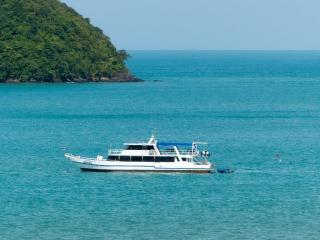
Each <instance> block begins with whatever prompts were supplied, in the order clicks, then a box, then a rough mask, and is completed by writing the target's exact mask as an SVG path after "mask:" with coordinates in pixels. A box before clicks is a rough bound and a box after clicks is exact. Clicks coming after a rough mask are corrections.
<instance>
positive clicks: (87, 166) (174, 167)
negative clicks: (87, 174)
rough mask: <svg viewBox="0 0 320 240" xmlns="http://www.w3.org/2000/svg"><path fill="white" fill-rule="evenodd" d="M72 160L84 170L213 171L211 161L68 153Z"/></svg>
mask: <svg viewBox="0 0 320 240" xmlns="http://www.w3.org/2000/svg"><path fill="white" fill-rule="evenodd" d="M65 156H66V158H69V159H70V160H71V161H72V162H75V163H77V164H78V165H79V167H80V168H81V169H82V170H84V171H99V172H101V171H104V172H111V171H127V172H129V171H130V172H185V173H209V172H212V171H213V168H212V165H211V163H207V164H196V163H194V162H168V163H167V162H159V163H158V162H120V161H108V160H105V159H94V158H82V157H80V156H74V155H72V154H66V155H65Z"/></svg>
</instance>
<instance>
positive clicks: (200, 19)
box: [61, 0, 320, 50]
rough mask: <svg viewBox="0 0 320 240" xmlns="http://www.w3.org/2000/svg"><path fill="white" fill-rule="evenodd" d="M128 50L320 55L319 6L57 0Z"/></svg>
mask: <svg viewBox="0 0 320 240" xmlns="http://www.w3.org/2000/svg"><path fill="white" fill-rule="evenodd" d="M61 1H63V2H65V3H66V4H68V5H69V6H71V7H73V8H74V9H75V10H76V11H78V12H79V13H80V14H81V15H83V16H85V17H87V18H90V20H91V23H92V24H93V25H95V26H97V27H99V28H101V29H102V30H103V32H104V33H105V34H106V35H108V36H109V37H110V38H111V40H112V42H113V43H114V45H115V46H116V47H117V48H118V49H126V50H186V49H188V50H320V0H61Z"/></svg>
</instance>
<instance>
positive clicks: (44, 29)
mask: <svg viewBox="0 0 320 240" xmlns="http://www.w3.org/2000/svg"><path fill="white" fill-rule="evenodd" d="M127 57H128V54H127V53H126V51H124V50H120V51H117V49H116V48H115V47H114V45H113V44H112V43H111V41H110V39H109V38H108V37H107V36H105V35H104V34H103V32H102V30H100V29H99V28H97V27H94V26H92V25H91V24H90V21H89V19H85V18H83V17H82V16H81V15H79V14H78V13H77V12H75V11H74V10H73V9H72V8H70V7H68V6H67V5H66V4H64V3H61V2H60V1H58V0H0V82H67V81H73V82H88V81H92V82H108V81H125V82H126V81H138V79H137V78H135V77H133V76H132V75H131V74H130V72H129V70H128V69H127V67H126V65H125V60H126V58H127Z"/></svg>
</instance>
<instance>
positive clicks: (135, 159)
mask: <svg viewBox="0 0 320 240" xmlns="http://www.w3.org/2000/svg"><path fill="white" fill-rule="evenodd" d="M131 161H132V162H141V161H142V156H131Z"/></svg>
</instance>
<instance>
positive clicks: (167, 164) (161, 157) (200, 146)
mask: <svg viewBox="0 0 320 240" xmlns="http://www.w3.org/2000/svg"><path fill="white" fill-rule="evenodd" d="M207 145H208V144H207V143H205V142H191V143H179V142H178V143H177V142H158V141H157V139H156V138H155V136H153V135H152V136H151V138H150V139H149V141H148V142H140V143H124V144H123V148H122V149H109V151H108V156H107V158H104V157H103V156H100V155H98V156H97V157H96V158H87V157H81V156H76V155H73V154H70V153H66V154H65V157H66V158H68V159H70V160H71V161H72V162H74V163H76V164H77V165H79V167H80V168H81V170H83V171H106V172H108V171H130V172H131V171H133V172H139V171H146V172H183V173H210V172H213V171H214V164H213V163H210V162H209V161H208V157H209V156H210V153H209V151H208V150H207Z"/></svg>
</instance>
